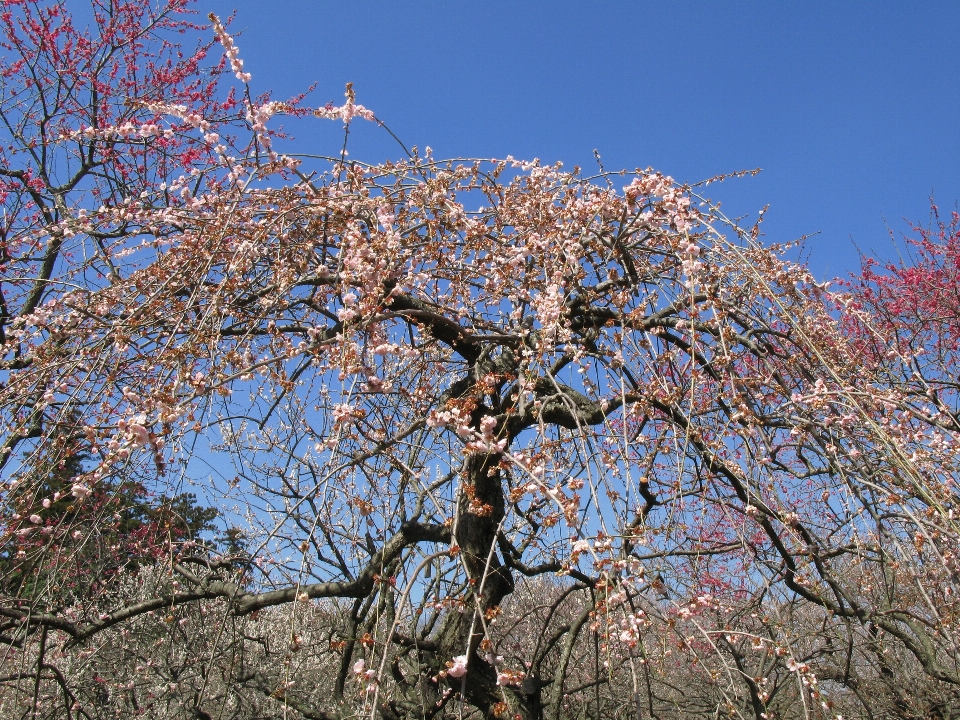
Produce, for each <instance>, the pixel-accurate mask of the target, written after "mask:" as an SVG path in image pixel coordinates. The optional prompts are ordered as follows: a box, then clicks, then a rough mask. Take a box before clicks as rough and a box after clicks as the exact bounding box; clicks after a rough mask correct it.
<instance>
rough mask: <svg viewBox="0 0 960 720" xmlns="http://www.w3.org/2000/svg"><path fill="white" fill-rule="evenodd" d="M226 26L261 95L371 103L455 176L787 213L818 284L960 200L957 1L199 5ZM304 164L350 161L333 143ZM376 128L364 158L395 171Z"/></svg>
mask: <svg viewBox="0 0 960 720" xmlns="http://www.w3.org/2000/svg"><path fill="white" fill-rule="evenodd" d="M198 8H199V9H200V10H201V11H202V12H203V13H207V12H209V11H211V10H212V11H214V12H217V13H218V14H220V15H221V16H224V17H225V16H227V15H229V14H230V12H231V11H232V10H234V9H236V11H237V14H236V18H235V20H234V23H233V25H232V31H233V32H238V31H241V30H242V34H241V36H240V37H239V38H237V44H238V45H239V46H240V50H241V57H242V58H243V59H244V60H245V64H246V69H247V70H249V71H250V72H251V73H252V74H253V81H252V83H251V86H252V89H253V90H254V91H255V92H262V91H266V90H270V89H272V90H273V91H274V93H275V97H276V98H278V99H285V98H286V97H289V96H291V95H293V94H295V93H296V92H298V91H302V90H304V89H306V88H307V87H309V86H310V85H311V84H313V83H316V86H317V88H316V90H315V92H314V94H313V95H312V100H311V103H312V104H316V105H321V104H324V103H326V102H327V101H330V100H332V101H335V102H337V104H340V102H341V100H342V97H343V85H344V83H345V82H347V81H353V82H354V83H355V85H356V89H357V95H358V101H359V102H361V103H363V104H364V105H366V106H368V107H370V108H371V109H373V110H374V111H375V112H376V113H377V115H378V116H379V117H380V118H382V119H383V120H385V121H386V122H387V124H388V125H389V126H390V127H391V129H393V130H394V132H396V133H397V135H399V136H400V137H401V138H402V139H403V140H404V142H406V143H407V144H408V145H419V146H420V147H423V146H425V145H430V146H432V148H433V149H434V153H435V155H436V156H438V157H453V156H472V157H477V156H483V157H490V156H494V157H504V156H506V155H508V154H511V155H514V156H515V157H518V158H526V159H531V158H534V157H537V158H540V159H541V160H543V161H545V162H553V161H555V160H562V161H563V162H564V163H565V165H566V167H567V168H572V167H573V166H574V165H576V164H579V165H581V166H583V167H584V168H587V169H593V168H595V167H596V165H595V161H594V160H593V150H594V148H596V149H598V150H599V151H600V153H601V155H602V156H603V162H604V164H605V166H606V167H607V169H620V168H628V169H632V168H635V167H647V166H653V167H655V168H656V169H658V170H661V171H663V172H665V173H667V174H669V175H672V176H673V177H675V178H677V179H678V180H682V181H696V180H700V179H704V178H707V177H709V176H711V175H715V174H718V173H724V172H730V171H734V170H739V169H745V168H754V167H762V168H763V169H764V172H763V173H762V174H761V175H760V176H758V177H756V178H752V179H744V180H736V181H731V182H727V183H724V184H722V185H715V186H711V188H710V190H711V195H712V196H713V197H715V198H718V199H722V200H723V201H724V209H725V210H726V211H727V213H728V214H731V215H738V214H746V213H756V212H757V211H758V210H759V209H760V208H762V207H763V206H764V205H766V204H769V205H770V210H769V212H768V214H767V219H766V222H765V223H764V229H765V232H766V236H767V238H768V239H769V240H771V241H785V240H789V239H792V238H795V237H798V236H800V235H804V234H812V233H819V235H817V236H816V237H814V238H812V239H811V240H810V241H809V243H808V247H809V251H810V264H811V267H812V268H813V269H814V271H815V272H816V273H817V274H818V275H820V276H833V275H836V274H840V273H845V272H847V271H849V270H851V269H854V268H855V267H856V265H857V254H856V250H855V249H854V243H856V244H857V245H858V246H859V247H861V248H862V249H864V250H867V251H875V252H878V253H880V254H881V255H883V256H887V257H890V256H891V255H892V254H893V253H894V249H893V247H892V245H891V243H890V241H889V239H888V236H887V227H889V228H892V229H893V230H894V231H896V232H898V233H899V232H900V231H902V230H904V229H905V228H906V225H905V223H904V220H903V218H909V219H911V220H915V221H919V222H926V220H927V218H928V216H929V203H928V198H929V196H930V195H931V193H933V194H934V195H935V197H936V200H937V203H938V205H939V206H940V208H941V210H945V211H949V210H951V209H953V208H954V207H955V205H956V203H957V201H958V200H960V132H958V130H960V46H958V39H960V3H957V2H922V3H921V2H880V1H879V0H878V1H874V2H841V3H833V2H687V3H679V2H666V1H661V2H639V1H638V2H560V1H554V2H531V1H529V0H522V1H521V0H515V1H514V2H502V1H493V0H484V1H483V2H480V1H476V2H453V1H445V2H440V1H438V0H417V1H416V2H399V1H395V2H345V1H337V2H333V1H329V2H328V1H321V0H273V1H272V2H263V1H257V0H201V2H200V3H199V5H198ZM296 134H297V148H298V149H312V150H313V151H315V152H318V153H322V154H332V153H335V152H336V151H337V150H338V148H339V141H340V138H341V131H340V128H339V127H338V124H336V123H327V124H322V123H321V121H314V122H312V123H311V124H310V125H309V126H298V128H297V130H296ZM398 155H399V152H398V148H397V147H396V146H395V145H392V141H390V140H389V139H388V138H387V137H386V136H385V134H383V133H382V131H378V130H377V129H376V128H375V127H373V126H372V125H369V124H365V123H360V124H357V125H356V126H355V132H354V134H353V137H352V140H351V156H352V157H353V158H356V159H361V160H365V161H372V162H374V161H378V160H381V159H385V158H388V157H397V156H398Z"/></svg>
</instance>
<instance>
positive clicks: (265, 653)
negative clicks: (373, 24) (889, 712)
mask: <svg viewBox="0 0 960 720" xmlns="http://www.w3.org/2000/svg"><path fill="white" fill-rule="evenodd" d="M95 9H96V10H97V12H98V14H97V16H96V18H97V19H96V23H95V26H94V31H91V32H90V33H81V32H79V31H76V30H75V29H74V28H73V25H72V23H71V21H70V19H69V15H68V14H67V11H66V8H65V6H64V5H62V4H53V5H50V6H49V7H38V6H35V5H21V4H16V3H12V2H11V3H7V7H6V14H5V15H4V16H3V22H4V23H5V27H6V33H7V35H6V37H7V44H6V46H5V49H6V51H7V52H8V53H10V54H11V55H13V56H15V57H19V58H21V60H22V62H21V61H20V60H17V61H13V62H10V61H8V66H7V67H8V70H7V72H6V76H5V77H6V82H7V86H6V88H5V92H6V95H5V97H4V100H3V101H2V104H0V108H2V111H3V113H4V115H3V118H2V119H3V120H4V122H5V126H6V128H7V131H6V132H7V137H6V139H5V143H4V145H5V147H7V150H5V155H3V157H2V158H0V160H2V163H3V166H2V169H0V173H2V175H3V177H5V178H7V180H6V184H5V185H4V188H3V192H4V193H5V195H4V196H3V201H4V203H5V204H6V207H7V208H8V210H7V218H8V220H7V224H6V227H5V230H4V233H5V234H4V237H3V242H4V248H5V255H4V260H3V264H2V266H0V267H2V270H0V272H2V282H3V293H4V294H3V302H4V306H3V307H4V309H3V313H4V314H3V333H4V335H3V343H4V344H3V350H2V351H3V358H4V360H3V362H4V365H3V372H4V373H5V377H4V382H3V385H2V388H0V406H2V407H3V410H4V412H3V415H2V422H3V426H2V428H0V433H2V437H3V447H4V448H5V453H4V455H3V457H2V461H3V462H4V467H3V473H4V476H5V477H6V478H7V479H8V482H7V486H6V487H7V491H6V495H5V498H4V502H5V503H6V504H7V507H9V508H11V512H10V513H8V514H7V515H6V516H5V519H4V521H3V522H4V523H5V524H4V527H3V530H4V533H5V538H6V539H7V540H8V541H16V542H22V541H23V540H24V538H29V539H39V540H40V541H41V544H42V547H43V550H44V552H45V553H48V554H49V555H50V556H56V557H58V558H59V559H58V566H59V567H67V565H68V563H66V562H64V561H68V560H69V559H70V558H71V557H77V555H76V553H78V552H80V550H79V549H78V547H77V544H76V543H72V542H71V540H70V539H71V538H72V537H73V534H74V533H76V532H78V531H79V532H81V533H83V532H84V530H85V528H82V527H79V526H78V521H77V516H76V515H71V514H70V513H68V512H64V514H62V515H60V516H59V517H56V518H53V517H51V518H50V520H48V521H44V520H43V516H41V515H40V512H41V508H43V509H46V510H50V509H51V508H53V507H54V506H53V504H52V503H51V507H50V508H47V507H46V506H45V505H44V501H47V500H51V498H50V497H49V496H47V495H46V494H47V493H48V492H49V491H50V490H53V491H54V492H55V493H56V492H59V493H60V496H61V497H64V496H65V495H67V494H69V495H71V496H72V497H73V498H74V499H75V504H76V505H80V506H82V505H83V503H89V502H90V500H91V498H92V497H94V496H95V494H96V493H97V492H100V491H101V490H102V489H103V488H104V487H114V486H116V483H124V482H137V483H139V485H140V486H142V487H143V488H144V489H145V492H156V493H157V495H158V496H165V497H171V496H172V495H174V494H176V493H174V490H176V492H180V491H181V490H180V489H179V488H181V487H182V486H183V485H184V484H185V483H187V481H192V482H194V483H195V484H197V485H199V486H201V487H202V490H203V493H204V495H205V497H208V498H214V499H215V504H216V507H217V508H218V509H219V511H220V513H221V517H222V518H223V522H224V523H228V524H229V525H230V526H231V527H232V528H233V529H232V530H230V531H229V532H228V539H229V540H228V542H229V552H227V553H226V554H217V553H216V552H214V551H213V550H211V549H210V548H208V547H206V546H204V545H203V544H202V543H198V542H196V540H195V539H189V538H186V537H174V536H173V535H170V536H168V538H167V541H166V543H165V544H164V545H162V548H161V549H162V552H161V553H158V552H155V551H154V550H151V552H150V553H145V557H143V559H142V561H141V562H137V563H131V564H130V566H129V567H128V568H125V569H123V570H122V571H117V572H114V573H112V574H108V575H105V576H104V577H100V578H98V585H97V590H96V592H95V593H93V594H89V595H88V596H86V597H84V598H82V599H81V600H78V601H73V600H72V599H70V598H67V599H65V598H64V597H63V596H62V595H61V594H59V593H58V592H55V587H54V584H51V583H47V584H45V585H42V584H37V585H36V586H35V587H36V588H39V589H37V590H34V591H31V593H29V594H27V593H22V592H19V591H15V592H11V591H10V590H6V591H5V592H6V593H7V594H6V595H5V596H4V597H3V598H2V602H0V616H2V617H3V618H4V619H5V621H4V623H3V624H2V626H0V640H2V641H3V642H4V643H6V645H7V646H8V647H9V648H10V649H9V651H8V654H7V655H6V658H9V660H7V661H6V662H5V665H4V666H5V667H9V668H15V669H13V670H11V671H10V672H8V673H7V674H6V675H5V676H4V680H3V682H4V683H6V686H5V687H7V688H8V689H9V690H8V692H6V694H5V695H4V696H3V699H2V701H0V702H3V703H5V705H4V707H7V708H10V713H11V714H17V713H19V714H22V715H24V716H35V717H43V716H49V717H55V716H56V717H59V716H63V715H69V716H71V717H72V716H73V715H74V714H75V715H77V716H78V717H106V716H108V715H115V714H139V715H143V716H153V717H178V716H182V717H191V716H192V717H201V718H204V717H215V716H218V714H220V716H225V715H226V714H230V715H232V716H235V717H244V716H246V717H254V716H266V717H272V716H284V717H289V716H291V715H292V714H293V713H299V714H300V715H301V716H303V717H306V718H335V717H336V718H339V717H349V716H355V715H363V714H370V715H371V716H372V715H374V714H376V713H379V714H380V715H381V716H383V717H385V718H407V717H421V718H423V717H445V716H452V715H458V716H459V715H460V714H461V713H462V714H474V715H476V716H480V717H521V718H539V717H557V718H559V717H574V716H577V717H579V716H585V717H636V716H638V715H640V716H646V715H650V716H654V717H670V716H671V713H673V714H674V716H677V715H682V714H684V713H687V714H694V713H698V714H704V715H710V716H715V715H716V714H717V713H720V714H728V715H731V716H738V715H739V716H741V717H753V718H764V717H770V716H772V715H773V714H780V715H782V716H785V717H828V716H831V715H833V714H835V713H839V712H853V713H860V714H862V715H864V716H870V714H871V713H873V712H874V711H875V710H876V709H877V703H878V702H879V701H878V700H877V699H876V697H873V696H871V693H870V692H869V689H870V688H871V687H873V686H874V685H876V686H879V684H884V687H890V688H895V689H901V690H902V688H903V687H906V683H907V682H913V681H914V680H915V679H916V678H917V677H921V678H924V681H925V682H926V683H927V684H928V687H929V693H928V695H927V697H928V698H931V699H935V703H934V700H931V702H930V703H927V704H926V705H922V704H918V702H919V701H916V700H915V699H912V698H909V697H906V694H905V693H902V692H901V696H897V697H894V698H893V700H891V701H890V702H889V703H887V705H889V706H890V707H894V708H895V712H897V713H899V714H900V715H901V716H909V714H910V713H913V712H916V713H922V712H933V711H934V710H936V711H937V712H940V713H941V714H943V715H949V714H950V713H951V712H955V711H954V710H953V709H952V708H955V706H956V705H955V703H956V701H955V697H956V688H957V686H960V676H958V670H957V667H956V664H955V658H956V649H957V646H956V641H955V637H954V632H955V631H954V627H955V620H954V618H953V608H954V604H953V603H954V596H955V590H956V578H955V576H954V573H953V571H952V569H951V568H952V566H953V563H954V559H955V558H956V554H957V548H956V547H955V545H956V538H957V533H956V527H955V521H954V519H953V517H954V511H953V503H954V499H953V496H954V492H953V490H952V483H953V482H954V481H955V475H956V470H955V464H954V456H955V451H956V447H957V440H956V427H955V426H949V425H947V424H945V423H944V422H940V421H938V419H937V416H936V415H935V414H931V412H929V411H930V406H929V405H922V404H921V403H922V401H921V400H920V399H919V398H918V397H913V396H910V397H907V396H906V395H905V394H904V391H903V389H902V388H901V387H900V386H899V385H898V384H897V382H898V381H899V379H901V377H902V375H903V373H902V372H901V373H900V374H899V375H898V374H897V372H899V371H897V370H896V369H895V368H884V369H882V371H881V370H880V369H878V367H877V365H876V364H875V363H869V362H867V363H865V362H863V358H862V347H863V336H862V335H860V336H858V335H857V334H856V333H850V332H849V331H848V330H845V329H844V325H843V322H844V319H843V318H841V317H838V313H837V312H836V311H835V304H836V303H837V302H838V299H839V300H840V301H841V304H842V301H846V302H847V304H848V305H851V306H854V307H859V306H857V305H856V302H855V301H854V300H853V299H851V298H849V297H846V296H844V297H843V298H839V296H836V295H829V294H828V293H827V292H826V290H825V288H824V287H823V286H818V285H817V284H816V283H815V282H814V280H813V278H812V277H811V276H810V274H809V273H808V272H807V271H806V270H805V269H804V268H803V267H800V266H797V265H794V264H791V263H790V262H788V261H787V260H785V259H784V257H783V254H782V251H783V250H785V249H784V248H767V247H763V246H761V245H760V244H759V243H757V242H756V241H755V239H753V236H755V235H756V234H757V233H756V232H755V231H756V230H757V228H754V232H753V233H751V232H750V231H744V230H742V229H741V228H740V227H738V226H737V225H736V224H735V223H732V222H730V221H728V220H726V219H725V218H724V217H723V216H722V215H721V214H720V213H719V211H717V210H716V209H715V208H713V206H712V205H711V203H710V202H709V201H708V200H707V199H706V198H704V197H702V195H701V194H700V193H701V190H700V189H699V188H696V187H688V186H682V185H678V184H677V183H675V182H674V181H673V180H672V179H671V178H669V177H666V176H664V175H662V174H659V173H656V172H654V171H651V170H645V171H640V170H638V171H635V172H632V173H621V174H608V173H601V174H600V175H599V176H595V177H587V176H584V175H583V174H582V173H581V172H580V170H579V169H574V171H573V172H572V173H568V172H564V171H563V170H562V168H561V167H560V166H559V165H557V166H542V165H540V164H539V163H537V162H531V163H525V162H519V161H515V160H513V159H512V158H507V159H506V160H500V161H497V160H494V161H487V162H477V161H439V160H436V159H434V158H433V157H432V155H431V153H430V152H429V150H427V151H426V152H425V153H424V154H420V153H419V152H417V150H416V149H414V150H413V152H412V153H410V154H409V155H408V156H407V157H405V159H403V160H399V161H392V162H384V163H381V164H377V165H366V164H363V163H360V162H354V161H350V162H347V161H346V156H345V155H344V154H342V153H341V154H340V155H339V156H334V157H332V158H331V159H329V161H328V164H327V165H317V166H316V167H307V166H306V165H305V164H304V163H302V162H300V161H298V160H296V159H294V158H290V157H287V156H284V155H282V154H279V152H278V150H277V149H276V148H275V147H274V144H275V141H276V139H277V137H278V133H277V132H276V131H273V130H271V129H270V123H271V120H272V117H273V116H275V115H282V114H293V115H299V116H308V115H311V114H312V115H315V116H317V117H319V118H325V119H331V118H332V119H341V120H343V121H344V123H345V125H346V126H347V129H348V130H349V126H350V123H351V122H352V121H353V120H354V119H355V118H361V119H365V120H376V119H375V118H374V117H373V115H372V113H371V112H370V111H369V110H367V109H366V108H363V107H362V106H361V105H358V104H357V103H356V99H355V96H354V92H353V88H352V87H351V86H349V85H348V86H347V99H346V103H345V104H344V105H343V106H341V107H332V106H327V107H324V108H317V109H315V110H310V109H308V108H306V107H305V106H304V105H303V104H302V102H303V98H295V99H293V100H292V101H289V102H285V103H284V102H278V101H274V100H272V99H270V98H269V97H267V96H264V97H259V98H255V97H253V96H252V95H251V93H250V91H249V88H248V86H247V83H249V81H250V75H249V74H247V73H246V72H245V71H244V70H243V66H242V63H241V61H240V59H239V53H238V50H237V47H236V45H235V44H234V41H233V40H232V38H231V37H230V36H229V34H228V32H227V30H226V28H225V26H224V25H223V24H222V23H221V22H220V21H219V20H218V19H216V18H212V23H213V29H214V32H215V33H216V35H217V37H218V40H219V41H220V43H221V44H222V46H223V47H224V49H225V51H226V59H225V60H224V61H223V62H221V64H220V65H219V66H217V67H216V68H215V69H214V70H213V72H212V74H209V75H208V74H204V73H203V72H201V69H200V62H201V60H202V58H203V55H204V53H205V52H206V47H205V46H203V45H200V46H199V49H198V50H197V51H195V52H193V53H192V54H187V55H185V56H181V55H180V54H179V50H178V48H177V47H176V46H174V45H172V44H170V38H171V37H172V35H171V33H172V32H175V31H180V30H183V31H187V30H193V29H196V28H195V27H194V26H192V25H190V24H189V23H188V22H187V21H186V20H185V19H184V16H183V15H182V12H183V11H184V9H185V7H184V5H182V4H180V3H174V4H171V5H168V6H165V7H164V9H163V10H162V11H160V12H159V14H153V11H150V10H149V9H147V8H144V7H140V6H139V5H133V4H131V5H129V6H127V5H116V4H114V5H110V6H106V5H104V6H99V5H95ZM68 49H69V52H68V51H67V50H68ZM65 59H68V60H69V61H70V62H71V63H73V64H72V65H71V66H69V67H67V69H66V72H65V71H64V68H63V65H62V63H63V62H64V61H65ZM227 64H229V66H230V70H231V71H232V72H233V73H234V74H235V75H236V77H237V78H238V80H239V81H240V82H241V83H242V84H243V91H242V93H241V94H240V95H239V96H238V95H237V94H235V93H233V92H222V91H219V90H218V89H217V84H216V83H217V81H218V80H219V79H220V78H221V76H222V75H223V73H224V72H225V71H226V69H227ZM144 73H146V74H144ZM64 77H66V78H69V81H64V80H62V78H64ZM10 148H12V149H10ZM858 312H860V313H861V314H860V315H858V316H857V317H858V318H860V319H861V320H864V322H863V323H862V325H861V326H858V327H862V332H863V333H872V332H873V329H872V325H871V324H870V323H869V322H866V320H869V316H868V315H867V314H866V310H863V309H862V308H861V309H860V310H858ZM851 337H852V338H853V339H854V340H855V341H856V342H851V341H850V340H851ZM873 337H874V336H873V335H870V338H871V339H872V338H873ZM877 341H878V342H882V339H878V340H877ZM58 438H67V440H58ZM51 454H52V459H51ZM78 457H86V458H89V460H88V461H87V464H85V466H84V467H83V468H81V469H82V472H79V473H77V474H75V475H74V476H72V477H70V478H69V479H67V478H65V477H62V476H61V480H60V481H61V482H62V488H60V489H59V490H58V489H55V488H52V487H45V486H43V485H42V484H41V483H40V481H39V478H40V477H41V476H40V474H39V470H38V469H39V468H41V467H46V466H49V463H50V462H56V463H62V467H63V468H67V467H73V468H74V469H76V466H75V465H74V466H69V465H68V463H69V462H70V461H71V458H78ZM58 458H59V459H58ZM203 467H208V468H214V470H215V472H204V471H202V470H201V468H203ZM203 475H207V477H203ZM57 501H59V499H57V500H55V501H54V502H57ZM34 517H37V518H40V519H41V522H37V521H35V520H34ZM88 517H89V519H88V520H86V521H85V523H86V524H87V525H88V527H86V529H87V530H89V529H91V528H92V529H94V530H95V529H96V528H97V526H98V523H100V522H108V521H109V518H107V517H101V519H100V520H98V519H97V517H98V516H97V515H96V514H95V513H94V514H90V515H89V516H88ZM6 587H8V588H10V587H12V585H11V584H10V583H7V585H6ZM32 587H34V586H32ZM44 588H46V589H44ZM893 658H896V662H894V661H893ZM694 683H695V685H694V687H695V688H696V689H693V688H692V687H691V685H692V684H694ZM934 704H936V707H934ZM886 707H887V706H886V705H885V706H884V708H886ZM838 708H842V709H843V710H840V709H838ZM846 708H852V710H849V711H847V710H846ZM884 712H886V709H884Z"/></svg>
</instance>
